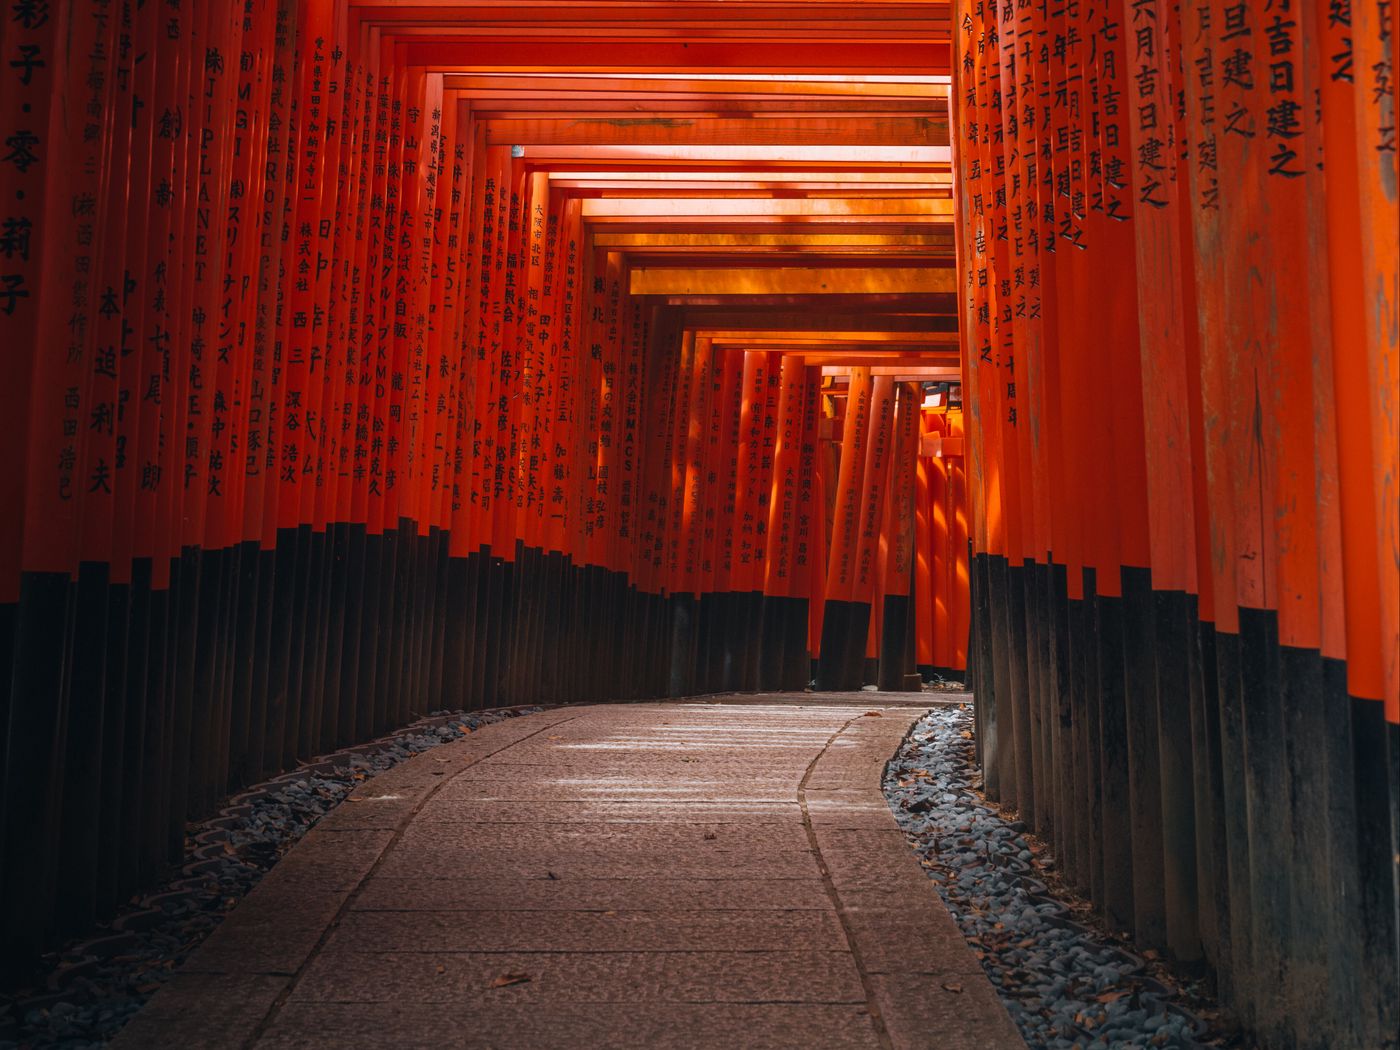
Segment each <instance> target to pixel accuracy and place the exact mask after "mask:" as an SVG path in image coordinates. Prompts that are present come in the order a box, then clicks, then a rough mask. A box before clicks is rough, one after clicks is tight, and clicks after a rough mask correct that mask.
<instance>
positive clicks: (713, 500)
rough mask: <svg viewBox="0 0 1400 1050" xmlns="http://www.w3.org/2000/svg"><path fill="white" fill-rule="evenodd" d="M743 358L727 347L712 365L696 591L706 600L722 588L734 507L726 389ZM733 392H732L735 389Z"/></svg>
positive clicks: (719, 349)
mask: <svg viewBox="0 0 1400 1050" xmlns="http://www.w3.org/2000/svg"><path fill="white" fill-rule="evenodd" d="M737 356H739V355H737V354H735V353H734V351H732V350H730V349H727V348H725V347H722V346H721V347H716V348H715V349H714V352H713V356H712V358H711V361H710V375H709V390H708V392H707V394H706V396H707V397H708V398H709V413H708V419H707V420H706V423H705V431H704V434H703V440H704V442H705V451H704V460H705V477H704V507H703V509H702V511H701V521H702V533H701V537H700V552H699V555H698V557H699V564H698V566H697V568H696V573H697V580H696V585H695V590H696V593H697V594H700V595H702V596H704V595H710V594H715V593H717V592H718V591H719V590H720V587H719V579H720V573H719V552H720V549H721V547H722V545H723V541H722V539H721V534H722V533H723V531H724V521H725V519H726V518H728V517H729V514H728V510H729V508H731V507H732V506H733V504H732V503H727V502H725V498H724V490H723V479H724V474H725V461H724V454H725V451H724V411H725V393H726V385H727V383H728V381H729V379H730V377H731V376H733V375H734V374H735V370H734V368H733V365H732V363H731V361H732V359H733V358H735V357H737ZM731 389H732V388H731Z"/></svg>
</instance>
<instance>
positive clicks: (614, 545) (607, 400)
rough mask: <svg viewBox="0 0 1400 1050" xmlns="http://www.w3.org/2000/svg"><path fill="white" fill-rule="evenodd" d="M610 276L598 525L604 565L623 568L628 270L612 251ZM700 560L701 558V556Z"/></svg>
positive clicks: (601, 381)
mask: <svg viewBox="0 0 1400 1050" xmlns="http://www.w3.org/2000/svg"><path fill="white" fill-rule="evenodd" d="M602 261H603V263H604V273H605V274H606V277H607V298H606V301H605V302H606V305H605V307H604V315H603V316H604V324H603V360H602V362H601V363H600V366H599V376H598V398H599V413H598V499H599V505H598V528H599V529H600V530H601V532H602V534H603V537H604V546H603V548H602V549H603V552H604V556H603V559H602V561H601V564H602V565H603V566H604V567H605V568H607V569H610V570H613V571H617V570H618V569H620V568H621V558H620V556H619V543H620V540H619V536H618V522H619V518H620V508H619V506H618V497H619V495H620V493H621V489H620V486H621V480H622V479H621V477H620V473H619V470H618V447H617V437H618V430H619V428H620V418H619V417H620V416H621V400H622V399H621V385H620V382H619V378H620V372H621V368H620V365H621V361H622V358H623V354H624V351H625V346H624V344H623V336H622V283H623V279H624V271H623V266H622V259H621V256H620V255H619V254H618V253H617V252H608V253H606V255H604V256H603V258H602ZM697 562H698V558H697Z"/></svg>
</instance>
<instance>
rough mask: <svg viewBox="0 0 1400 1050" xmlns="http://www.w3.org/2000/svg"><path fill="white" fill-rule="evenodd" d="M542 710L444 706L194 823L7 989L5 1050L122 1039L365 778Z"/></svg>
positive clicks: (2, 1017)
mask: <svg viewBox="0 0 1400 1050" xmlns="http://www.w3.org/2000/svg"><path fill="white" fill-rule="evenodd" d="M540 710H542V708H539V707H518V708H501V709H497V710H491V711H472V712H465V711H458V712H451V713H449V712H437V713H435V714H433V715H429V716H428V717H427V718H425V719H423V720H422V721H419V722H416V723H414V724H413V725H411V726H409V727H408V728H406V729H402V730H399V731H397V732H395V733H392V734H390V735H389V736H387V737H384V738H382V739H380V740H376V741H374V742H372V743H369V744H364V745H361V746H358V747H354V748H347V749H346V750H344V751H338V752H336V753H335V754H333V755H328V756H325V757H323V758H318V759H315V760H313V761H311V762H309V763H307V764H306V765H303V766H301V767H300V768H298V769H295V770H292V771H291V772H289V773H284V774H282V775H281V776H278V777H274V778H273V779H272V780H269V781H266V782H265V783H262V784H259V785H257V786H255V787H252V788H249V789H248V790H246V791H243V792H241V793H239V794H237V795H235V796H233V797H232V798H230V799H228V801H227V803H226V804H225V806H224V808H223V809H222V810H221V811H220V812H219V814H218V815H217V816H215V817H213V818H212V819H210V820H208V821H206V822H205V823H203V824H197V825H191V826H190V828H189V833H188V835H187V837H186V845H185V864H184V866H183V868H181V869H180V870H179V871H178V872H177V873H176V874H175V876H174V877H173V878H172V879H171V880H170V881H169V882H167V883H166V884H165V885H164V886H161V887H160V888H158V889H156V890H155V891H153V892H150V893H147V894H144V895H143V896H141V897H139V898H137V899H134V900H133V901H132V902H131V903H130V904H128V905H127V906H125V907H124V908H123V909H122V911H121V912H120V913H119V914H118V915H117V916H116V917H115V918H114V919H112V920H110V921H108V922H103V923H100V924H99V926H98V927H97V929H95V930H94V932H93V934H92V936H90V937H88V938H87V939H85V940H83V941H81V942H77V943H74V944H71V945H69V946H68V947H67V948H65V949H64V950H63V951H62V952H58V953H55V954H54V955H52V956H49V957H46V959H45V960H44V968H43V969H44V974H43V977H42V978H41V979H40V980H39V981H38V982H37V983H36V984H33V985H31V986H29V987H26V988H22V989H18V990H12V991H5V992H3V993H0V1050H50V1048H54V1050H57V1048H61V1050H85V1048H88V1047H100V1046H103V1045H105V1044H106V1043H107V1041H108V1040H110V1039H111V1038H112V1037H113V1036H115V1035H116V1034H117V1032H118V1030H120V1028H121V1027H122V1025H124V1024H126V1022H127V1021H128V1020H129V1019H130V1018H131V1017H132V1015H133V1014H135V1013H136V1011H138V1010H139V1009H141V1007H142V1005H144V1004H145V1002H146V1000H147V999H149V998H150V997H151V996H152V995H153V994H155V992H156V990H157V989H158V988H159V987H160V986H161V985H162V984H163V983H164V982H165V981H167V980H168V979H169V978H170V976H171V975H172V974H173V973H174V972H175V971H176V970H178V969H179V967H180V964H181V963H182V962H183V961H184V960H185V958H186V957H187V956H188V955H189V954H190V952H191V951H193V950H194V949H195V947H197V946H198V945H199V943H200V942H201V941H203V940H204V938H205V937H207V936H208V935H209V933H210V931H211V930H213V929H214V927H216V926H218V925H219V923H220V922H221V921H223V917H224V916H225V915H226V914H227V913H228V912H229V911H231V910H232V909H233V907H234V906H235V905H236V904H237V903H238V902H239V901H240V900H242V899H243V897H244V896H245V895H246V894H247V893H248V891H249V890H251V889H252V888H253V887H254V886H255V885H256V884H257V882H258V880H259V879H261V878H262V876H263V874H264V873H266V872H267V871H268V869H270V868H271V867H272V866H273V864H275V863H276V862H277V860H278V858H280V857H281V856H282V855H283V854H284V853H286V852H287V851H288V850H289V849H291V848H292V846H294V845H295V844H296V843H297V841H298V840H299V839H300V838H301V837H302V836H303V835H304V834H306V832H307V831H308V830H309V829H310V828H311V827H312V826H313V825H314V824H315V823H316V822H317V821H318V820H320V819H321V818H322V817H323V816H325V815H326V814H327V813H329V812H330V811H331V810H332V809H334V808H335V807H336V806H337V805H338V804H339V803H340V801H341V799H343V798H345V796H346V795H348V794H350V792H352V791H354V790H355V788H357V787H358V786H359V785H360V784H361V783H362V782H364V781H365V780H367V779H369V778H371V777H373V776H374V775H375V774H376V773H382V772H384V771H385V770H386V769H390V768H392V767H393V766H396V765H398V764H399V763H400V762H403V761H404V760H406V759H409V758H412V757H413V756H414V755H416V754H419V753H421V752H423V751H427V750H429V749H431V748H434V747H437V746H438V745H439V744H445V743H449V742H450V741H453V740H459V739H461V738H462V737H463V736H465V735H466V734H467V733H470V732H471V731H472V730H474V729H477V728H479V727H480V726H483V725H488V724H490V723H492V722H499V721H502V720H503V719H506V718H511V717H513V716H516V715H523V714H530V713H532V712H535V711H540Z"/></svg>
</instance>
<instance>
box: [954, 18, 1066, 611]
mask: <svg viewBox="0 0 1400 1050" xmlns="http://www.w3.org/2000/svg"><path fill="white" fill-rule="evenodd" d="M1052 2H1053V0H1043V2H1041V3H1039V4H1037V5H1035V8H1034V12H1033V19H1032V27H1031V33H1032V34H1033V47H1034V48H1035V55H1036V59H1037V61H1036V68H1037V70H1038V71H1039V72H1038V75H1037V78H1036V95H1035V102H1036V106H1037V110H1038V114H1039V121H1038V123H1037V128H1036V150H1037V152H1036V179H1035V185H1036V203H1037V207H1038V209H1039V230H1040V236H1039V245H1040V260H1041V262H1040V272H1041V283H1042V286H1043V288H1044V290H1045V291H1044V297H1043V301H1044V303H1045V306H1046V310H1045V313H1046V323H1045V328H1044V340H1043V343H1042V352H1043V357H1044V360H1045V362H1046V366H1047V388H1046V414H1047V416H1048V418H1049V420H1050V427H1049V433H1050V441H1051V448H1052V452H1053V468H1054V473H1053V474H1052V477H1051V485H1052V487H1053V488H1054V489H1055V493H1056V495H1055V499H1054V503H1053V505H1052V510H1051V518H1052V543H1053V547H1054V552H1055V558H1056V561H1057V562H1058V563H1059V564H1061V565H1063V566H1064V567H1065V580H1066V594H1067V597H1068V598H1069V599H1072V600H1077V599H1080V598H1082V597H1083V594H1084V571H1083V570H1084V565H1085V555H1084V547H1085V540H1084V516H1085V513H1086V512H1085V509H1084V507H1083V505H1082V501H1081V500H1080V499H1079V498H1078V497H1079V486H1080V485H1081V484H1082V478H1081V471H1082V469H1083V467H1084V463H1083V462H1082V460H1081V458H1080V449H1079V441H1078V436H1079V435H1078V426H1077V407H1076V406H1077V398H1078V396H1079V394H1080V391H1079V390H1078V383H1079V374H1080V373H1079V357H1078V356H1077V355H1078V351H1077V349H1076V345H1075V340H1074V337H1073V332H1074V328H1073V314H1074V312H1075V311H1076V310H1077V309H1078V306H1077V304H1076V302H1075V299H1074V295H1073V289H1072V287H1071V284H1070V280H1071V276H1072V275H1071V268H1072V267H1073V266H1076V265H1078V262H1079V260H1078V259H1075V258H1073V256H1074V255H1076V254H1078V253H1075V252H1071V251H1069V249H1068V243H1069V239H1068V238H1066V241H1065V246H1064V247H1065V250H1064V251H1062V250H1061V248H1062V245H1061V241H1060V233H1061V215H1062V214H1068V213H1069V175H1068V157H1067V141H1068V137H1069V109H1070V104H1069V97H1070V94H1069V85H1068V81H1067V72H1066V63H1065V44H1064V11H1063V9H1062V8H1061V7H1060V6H1059V5H1058V4H1055V6H1054V9H1053V10H1052V7H1051V4H1052ZM964 404H965V405H969V404H970V402H969V401H968V400H967V399H966V398H964ZM965 462H966V463H967V464H968V469H969V471H970V472H973V473H975V464H974V463H973V461H972V459H971V450H969V457H968V459H967V460H966V461H965ZM949 480H950V483H951V480H952V479H951V467H950V479H949ZM970 499H971V500H973V501H975V500H976V499H977V496H976V494H975V492H974V493H972V494H971V496H970Z"/></svg>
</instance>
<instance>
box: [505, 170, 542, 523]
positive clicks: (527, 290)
mask: <svg viewBox="0 0 1400 1050" xmlns="http://www.w3.org/2000/svg"><path fill="white" fill-rule="evenodd" d="M522 224H523V227H524V228H523V230H522V231H521V232H522V244H521V250H522V259H521V269H522V270H523V279H522V282H521V285H522V287H521V291H520V293H519V295H518V296H517V302H518V312H519V315H520V319H519V324H518V332H519V343H520V390H519V393H520V400H521V406H520V442H519V448H518V449H517V452H516V457H515V461H514V463H513V464H512V469H513V471H514V473H515V477H516V481H515V509H516V519H517V528H518V530H519V535H520V539H521V541H522V542H523V543H524V544H525V546H526V547H527V548H530V549H537V548H539V547H540V543H541V536H540V531H539V526H540V521H541V519H540V515H539V508H540V495H541V479H540V476H539V475H540V473H541V471H542V470H543V468H544V461H543V460H542V458H541V452H542V447H543V444H544V434H543V430H542V422H543V414H544V413H545V412H547V411H548V409H547V407H546V399H547V398H548V389H549V386H550V383H549V381H548V380H547V378H546V369H547V368H548V338H549V335H548V319H549V317H550V310H549V307H548V306H547V305H546V303H547V292H546V288H545V284H546V278H545V272H546V270H547V269H548V259H549V228H550V224H549V173H548V172H543V171H533V172H531V173H530V174H529V175H528V176H527V177H526V183H525V197H524V201H523V204H522Z"/></svg>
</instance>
